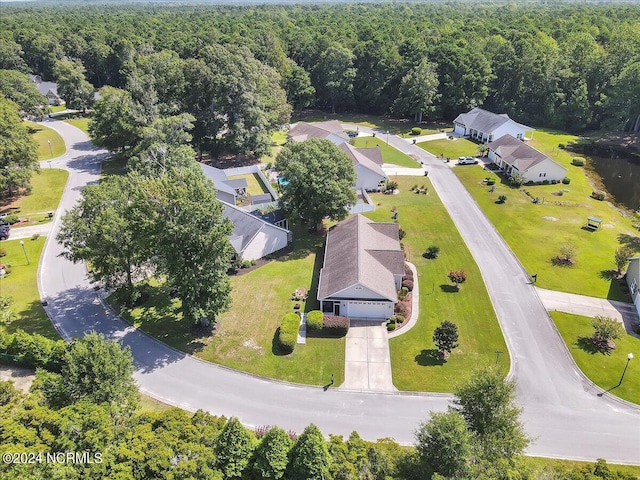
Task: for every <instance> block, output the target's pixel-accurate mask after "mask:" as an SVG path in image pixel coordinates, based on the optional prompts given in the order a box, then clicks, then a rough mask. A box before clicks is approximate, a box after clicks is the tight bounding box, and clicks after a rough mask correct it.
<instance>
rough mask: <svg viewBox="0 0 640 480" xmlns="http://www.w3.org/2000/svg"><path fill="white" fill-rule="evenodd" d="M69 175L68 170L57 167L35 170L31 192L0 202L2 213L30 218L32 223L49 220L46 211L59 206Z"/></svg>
mask: <svg viewBox="0 0 640 480" xmlns="http://www.w3.org/2000/svg"><path fill="white" fill-rule="evenodd" d="M68 177H69V174H68V173H67V171H66V170H61V169H57V168H43V169H41V170H40V172H34V173H33V174H32V175H31V193H30V194H28V195H21V196H19V197H14V198H10V199H7V200H4V201H2V202H0V213H9V214H11V215H17V216H19V217H22V218H29V219H30V220H31V221H30V222H29V223H30V224H37V223H46V222H49V221H50V219H49V217H48V216H47V215H46V213H47V212H50V211H54V210H55V209H56V208H58V204H59V203H60V197H62V192H63V190H64V186H65V184H66V183H67V178H68Z"/></svg>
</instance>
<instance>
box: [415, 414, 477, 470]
mask: <svg viewBox="0 0 640 480" xmlns="http://www.w3.org/2000/svg"><path fill="white" fill-rule="evenodd" d="M415 435H416V450H417V452H418V458H419V461H420V465H421V467H422V469H423V470H424V471H426V472H428V473H427V475H426V477H425V478H432V477H431V475H432V474H434V473H437V474H440V475H442V476H443V477H445V478H452V477H453V478H464V473H465V471H466V468H467V462H469V460H470V459H471V457H472V446H473V437H472V435H471V433H470V432H469V430H467V423H466V422H465V419H464V417H463V416H462V415H461V414H460V413H459V412H457V411H449V412H445V413H432V414H431V418H430V419H429V420H428V421H426V422H423V423H422V424H421V425H420V427H419V428H418V430H417V431H416V434H415Z"/></svg>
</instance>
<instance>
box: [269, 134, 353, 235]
mask: <svg viewBox="0 0 640 480" xmlns="http://www.w3.org/2000/svg"><path fill="white" fill-rule="evenodd" d="M275 168H276V170H278V171H279V172H280V173H281V175H282V178H284V179H285V180H286V181H287V182H288V183H287V184H286V185H284V186H283V189H282V197H281V198H280V205H281V206H282V208H283V210H284V211H285V212H286V214H287V215H288V216H289V217H291V218H293V219H296V220H300V221H302V222H304V223H306V224H308V225H310V226H313V227H315V228H316V229H318V230H319V229H320V228H321V227H322V219H323V218H325V217H329V218H330V219H332V220H342V219H343V218H345V217H346V216H347V210H346V208H347V207H348V206H349V205H352V204H354V203H355V201H356V196H355V193H354V185H355V182H356V174H355V169H354V167H353V163H352V162H351V160H350V159H349V158H348V157H347V156H346V155H345V154H344V153H343V152H342V151H341V150H340V149H339V148H338V147H336V146H335V145H334V144H333V143H331V142H330V141H328V140H320V139H311V140H307V141H305V142H300V143H289V144H287V145H285V147H284V148H283V149H282V151H281V152H280V153H279V154H278V157H277V158H276V165H275Z"/></svg>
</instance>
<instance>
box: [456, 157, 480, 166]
mask: <svg viewBox="0 0 640 480" xmlns="http://www.w3.org/2000/svg"><path fill="white" fill-rule="evenodd" d="M476 163H478V160H477V159H475V158H473V157H460V158H459V159H458V165H475V164H476Z"/></svg>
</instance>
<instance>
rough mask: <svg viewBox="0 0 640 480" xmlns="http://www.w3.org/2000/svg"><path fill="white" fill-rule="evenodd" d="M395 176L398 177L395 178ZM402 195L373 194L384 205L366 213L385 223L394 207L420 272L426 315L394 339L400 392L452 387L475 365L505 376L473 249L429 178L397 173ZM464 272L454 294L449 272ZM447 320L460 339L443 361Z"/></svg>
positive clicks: (505, 359) (496, 329)
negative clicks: (440, 333) (434, 253)
mask: <svg viewBox="0 0 640 480" xmlns="http://www.w3.org/2000/svg"><path fill="white" fill-rule="evenodd" d="M394 180H395V178H394ZM397 181H398V184H399V189H400V193H399V194H398V195H384V194H373V195H371V197H372V199H373V201H374V202H376V203H378V204H379V205H378V207H377V208H376V210H375V211H374V212H371V213H369V214H367V216H368V217H369V218H371V219H372V220H375V221H379V222H391V221H393V220H391V208H392V207H395V208H396V209H397V211H398V214H399V215H398V221H399V223H400V226H401V228H403V229H404V230H405V231H406V232H407V234H406V237H405V238H404V239H403V240H402V241H403V243H404V244H405V252H407V254H408V256H409V258H410V261H411V262H412V263H413V264H414V265H415V266H416V268H417V271H418V282H419V286H420V299H419V302H420V316H419V320H418V323H417V324H416V326H415V327H413V328H412V329H411V330H409V331H408V332H407V333H405V334H403V335H400V336H398V337H396V338H393V339H391V340H390V350H391V368H392V373H393V383H394V385H395V386H396V387H397V388H398V389H400V390H414V391H429V392H450V391H451V390H452V388H453V386H454V385H456V384H457V383H459V382H460V381H462V380H464V379H465V378H467V377H468V376H469V375H471V374H472V372H473V371H474V369H476V368H477V367H480V366H484V365H494V364H495V363H496V353H495V352H496V351H500V352H503V355H501V356H500V359H499V363H498V366H499V368H500V370H501V371H502V372H503V373H504V374H505V375H506V373H507V372H508V370H509V361H510V360H509V355H508V354H507V348H506V345H505V342H504V337H503V336H502V331H501V329H500V326H499V324H498V320H497V318H496V315H495V312H494V310H493V306H492V304H491V301H490V299H489V294H488V293H487V289H486V287H485V285H484V281H483V280H482V276H481V275H480V270H479V269H478V266H477V265H476V263H475V261H474V259H473V257H472V256H471V253H470V252H469V250H468V249H467V247H466V245H465V243H464V241H463V240H462V237H461V236H460V234H459V233H458V230H457V229H456V227H455V226H454V224H453V221H452V220H451V217H449V214H448V213H447V211H446V209H445V208H444V206H443V205H442V203H441V202H440V199H439V198H438V196H437V195H436V193H435V191H434V190H433V188H432V187H431V184H430V183H429V181H428V180H427V179H426V178H423V177H398V179H397ZM413 185H418V187H420V186H423V185H424V186H425V187H426V188H428V192H429V194H428V195H421V194H416V193H413V192H411V191H409V190H410V188H411V187H412V186H413ZM432 244H433V245H437V246H439V247H440V249H441V250H440V255H439V257H438V258H437V259H434V260H432V259H427V258H424V257H423V256H422V254H423V253H424V252H425V250H426V249H427V247H428V246H430V245H432ZM450 270H464V271H465V272H466V273H467V277H468V278H467V281H466V283H464V284H463V285H462V287H461V289H460V291H459V292H453V291H452V288H451V285H450V282H449V279H448V278H447V274H448V272H449V271H450ZM443 320H450V321H452V322H453V323H455V324H456V325H457V326H458V332H459V337H460V339H459V344H460V346H459V347H458V348H456V349H455V350H454V351H453V352H452V353H451V356H450V357H449V359H448V361H446V362H443V361H442V360H441V359H440V357H439V355H438V352H437V350H436V348H435V346H434V344H433V341H432V336H433V330H434V329H435V328H436V327H437V326H438V325H439V324H440V322H442V321H443Z"/></svg>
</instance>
